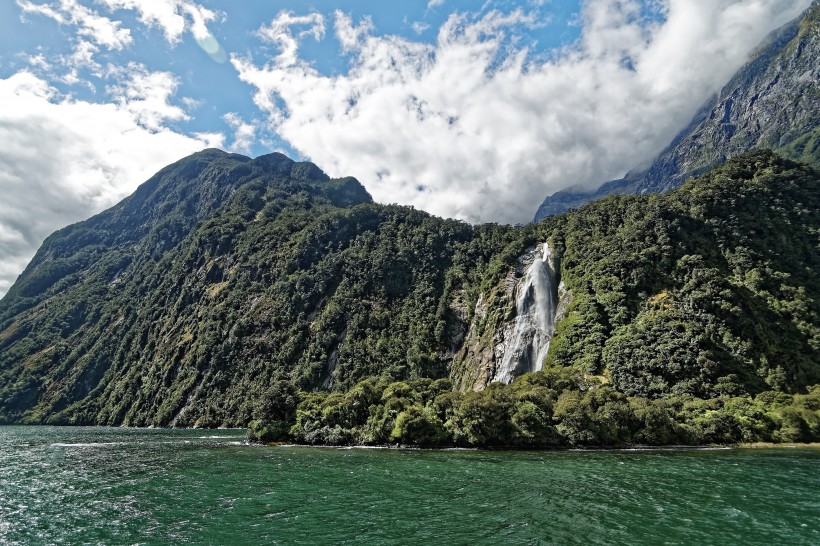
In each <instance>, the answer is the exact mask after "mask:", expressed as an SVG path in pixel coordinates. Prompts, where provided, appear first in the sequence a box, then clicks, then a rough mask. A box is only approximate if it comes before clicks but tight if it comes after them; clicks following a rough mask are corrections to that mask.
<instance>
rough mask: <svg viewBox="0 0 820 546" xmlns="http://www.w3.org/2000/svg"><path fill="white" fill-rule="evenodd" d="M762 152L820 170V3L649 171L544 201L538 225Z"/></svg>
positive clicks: (772, 43)
mask: <svg viewBox="0 0 820 546" xmlns="http://www.w3.org/2000/svg"><path fill="white" fill-rule="evenodd" d="M757 148H771V149H773V150H776V151H777V152H779V153H780V154H782V155H784V156H786V157H788V158H790V159H795V160H798V161H804V162H807V163H810V164H813V165H814V166H815V167H820V3H818V2H815V3H814V4H812V6H811V7H810V8H809V9H808V10H807V11H806V12H805V13H804V14H803V15H802V16H801V17H800V18H798V19H797V20H795V21H793V22H791V23H789V24H787V25H786V26H784V27H783V28H781V29H779V30H777V31H775V32H774V33H773V34H772V35H771V36H770V37H769V40H768V43H767V44H766V45H764V46H763V47H761V48H760V49H759V51H758V52H757V53H756V54H755V55H754V57H753V59H752V60H751V61H750V62H749V63H748V64H746V65H745V66H744V67H743V68H742V69H741V70H740V71H739V72H738V73H737V74H735V76H734V77H733V78H732V79H731V80H730V81H729V83H728V84H726V86H724V87H723V89H721V90H720V92H719V93H718V94H717V95H715V96H714V97H712V99H710V100H709V102H708V103H707V104H706V105H705V106H704V107H703V108H702V109H701V110H700V111H699V112H698V113H697V114H696V115H695V117H694V119H692V121H691V123H690V124H689V126H688V127H686V129H684V130H683V131H681V133H680V134H679V135H678V136H677V137H676V138H675V140H673V141H672V143H671V144H670V145H669V146H668V147H667V148H666V149H665V150H664V151H663V152H662V153H661V154H660V155H659V156H658V157H657V158H656V159H655V161H654V162H653V163H652V164H651V166H650V167H649V168H648V169H645V170H635V171H630V172H629V173H627V175H626V176H625V177H624V178H622V179H620V180H613V181H610V182H607V183H605V184H604V185H602V186H601V187H600V188H599V189H598V190H596V191H594V192H588V193H584V192H573V191H568V190H566V191H560V192H557V193H555V194H553V195H551V196H549V197H547V198H546V199H545V200H544V202H543V203H542V204H541V206H540V207H539V208H538V211H537V212H536V214H535V221H536V222H538V221H540V220H541V219H543V218H545V217H547V216H551V215H554V214H560V213H562V212H565V211H567V210H569V209H571V208H577V207H579V206H581V205H583V204H584V203H587V202H589V201H594V200H597V199H600V198H602V197H605V196H607V195H612V194H643V193H660V192H664V191H667V190H669V189H671V188H675V187H677V186H680V185H681V184H683V183H684V182H685V181H686V180H688V179H689V178H691V177H693V176H697V175H700V174H701V173H703V172H705V171H706V170H708V169H710V168H711V167H714V166H716V165H719V164H722V163H723V162H724V161H726V159H728V158H729V157H734V156H736V155H739V154H742V153H745V152H748V151H750V150H753V149H757Z"/></svg>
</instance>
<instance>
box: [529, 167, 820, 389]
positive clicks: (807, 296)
mask: <svg viewBox="0 0 820 546" xmlns="http://www.w3.org/2000/svg"><path fill="white" fill-rule="evenodd" d="M819 190H820V178H819V177H818V173H817V172H816V171H814V170H812V169H810V168H808V167H805V166H801V165H798V164H795V163H792V162H790V161H788V160H784V159H781V158H779V157H777V156H776V155H774V154H772V153H771V152H766V151H760V152H754V153H751V154H748V155H746V156H742V157H737V158H734V159H732V160H730V161H728V162H727V163H726V164H725V165H724V166H722V167H719V168H717V169H715V170H713V171H711V172H709V173H707V174H705V175H703V176H702V177H700V178H698V179H695V180H692V181H690V182H689V183H687V184H685V185H684V186H683V187H681V188H679V189H678V190H675V191H672V192H670V193H668V194H665V195H660V196H658V195H653V196H643V197H637V196H613V197H609V198H607V199H604V200H602V201H599V202H596V203H591V204H588V205H586V206H584V207H583V208H581V209H580V210H578V211H576V212H574V213H571V214H567V215H564V216H561V217H554V218H549V219H547V220H545V221H544V222H543V223H542V224H541V229H542V231H543V233H545V236H546V235H549V236H550V237H551V238H552V239H554V240H558V241H561V242H562V246H563V248H564V249H565V250H564V253H563V259H562V269H561V278H562V280H563V282H564V283H565V284H566V286H567V288H568V289H569V291H570V292H571V294H572V299H571V302H570V303H569V305H568V308H567V310H566V314H565V318H564V320H563V321H561V322H559V324H558V326H557V332H556V335H555V337H554V339H553V341H552V344H551V347H550V353H549V355H548V358H547V365H548V366H553V367H555V366H570V367H574V368H576V369H579V370H583V371H585V372H587V373H590V374H601V373H606V374H608V375H609V376H610V377H611V378H612V383H613V385H614V387H615V388H616V389H617V390H618V391H620V392H623V393H625V394H627V395H630V396H648V397H653V398H663V397H668V396H671V395H682V394H692V395H696V396H700V397H707V398H708V397H712V396H721V395H741V394H755V393H758V392H762V391H764V390H768V389H772V388H777V389H782V390H785V391H787V392H800V391H801V390H803V389H806V388H807V387H808V386H810V385H813V384H816V383H818V381H820V359H818V358H817V354H818V350H820V277H818V275H817V274H816V272H817V271H818V270H820V257H819V256H818V252H817V234H818V232H820V212H819V211H820V191H819Z"/></svg>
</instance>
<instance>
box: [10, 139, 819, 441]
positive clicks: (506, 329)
mask: <svg viewBox="0 0 820 546" xmlns="http://www.w3.org/2000/svg"><path fill="white" fill-rule="evenodd" d="M818 232H820V175H818V172H817V171H815V170H813V169H811V168H810V167H807V166H804V165H800V164H797V163H794V162H791V161H789V160H785V159H782V158H779V157H778V156H776V155H774V154H772V153H771V152H764V151H760V152H756V153H754V154H751V155H746V156H741V157H738V158H734V159H732V160H730V161H728V162H727V163H726V164H725V165H724V166H722V167H720V168H718V169H716V170H715V171H710V172H709V173H707V174H704V175H703V176H702V177H701V178H699V179H696V180H694V181H691V182H689V183H687V184H685V185H684V187H682V188H680V189H677V190H674V191H671V192H668V193H667V194H665V195H661V196H658V195H647V196H617V197H616V196H611V197H609V198H607V199H604V200H602V201H600V202H596V203H591V204H589V205H587V206H585V207H583V208H582V209H581V210H578V211H576V212H574V213H571V214H567V215H561V216H556V217H551V218H549V219H547V220H545V221H544V222H542V223H540V224H531V225H527V226H521V227H511V226H498V225H492V224H490V225H482V226H470V225H468V224H465V223H463V222H458V221H454V220H444V219H440V218H436V217H434V216H430V215H429V214H426V213H423V212H420V211H416V210H414V209H412V208H410V207H400V206H395V205H390V206H385V205H379V204H375V203H373V202H372V200H371V199H370V196H369V195H368V193H367V192H366V191H365V189H364V188H363V187H362V186H361V184H359V183H358V182H357V181H356V180H355V179H353V178H342V179H329V178H328V177H327V176H326V175H325V174H324V173H322V172H321V171H320V170H319V169H318V168H317V167H316V166H315V165H312V164H310V163H296V162H293V161H291V160H290V159H288V158H286V157H284V156H282V155H280V154H271V155H268V156H262V157H259V158H256V159H250V158H247V157H243V156H240V155H235V154H227V153H224V152H220V151H218V150H206V151H204V152H201V153H198V154H194V155H192V156H190V157H188V158H185V159H183V160H181V161H179V162H177V163H175V164H173V165H171V166H169V167H167V168H165V169H163V170H162V171H160V172H159V173H158V174H157V175H156V176H154V177H153V178H151V179H150V180H149V181H148V182H146V183H145V184H143V185H142V186H141V187H140V188H139V189H138V190H137V191H136V192H135V193H134V194H133V195H132V196H131V197H129V198H127V199H125V200H124V201H123V202H121V203H120V204H118V205H117V206H115V207H113V208H111V209H109V210H107V211H105V212H103V213H101V214H99V215H97V216H95V217H93V218H91V219H89V220H87V221H85V222H80V223H78V224H75V225H72V226H69V227H67V228H65V229H62V230H60V231H58V232H56V233H55V234H53V235H52V236H50V237H49V238H48V239H47V240H46V241H45V242H44V243H43V245H42V247H41V249H40V250H39V252H38V253H37V255H36V256H35V258H34V259H33V260H32V262H31V264H29V266H28V267H27V268H26V270H25V271H24V272H23V274H21V276H20V278H19V279H18V280H17V282H16V283H15V285H14V286H13V287H12V289H11V290H9V292H8V294H7V295H6V296H5V297H4V298H3V299H2V300H0V422H5V423H20V422H22V423H58V424H68V423H75V424H103V425H122V424H126V425H134V426H146V425H155V426H169V425H170V426H248V425H251V428H252V429H254V430H255V431H256V433H258V434H259V436H260V437H264V438H269V439H276V438H280V439H291V440H292V439H296V440H299V441H306V442H313V443H351V442H365V443H382V442H387V441H391V442H394V441H401V442H404V443H421V444H439V443H458V444H465V445H529V446H544V445H559V444H560V445H589V444H593V445H599V444H612V443H625V442H650V443H665V442H691V443H698V442H703V441H724V440H726V439H729V440H731V439H738V438H747V439H758V440H760V439H781V440H788V439H792V440H794V439H797V440H801V439H809V438H814V437H818V436H820V412H818V409H817V408H818V407H820V406H816V405H812V404H815V401H814V400H815V398H817V397H818V396H820V389H814V390H813V391H812V390H810V389H811V388H812V386H813V385H816V384H818V383H820V359H818V351H820V278H818V275H817V271H818V270H820V257H818V247H817V233H818ZM522 376H523V377H522ZM513 380H514V382H512V383H511V384H509V385H506V384H507V383H510V382H511V381H513ZM801 393H802V394H801ZM812 393H814V394H812ZM801 397H802V398H801ZM726 404H728V405H726ZM724 406H725V411H724V409H721V408H724ZM750 408H755V409H754V412H756V413H754V412H753V413H749V412H752V411H753V410H752V409H750ZM738 412H746V413H749V415H752V417H749V419H752V418H753V422H754V423H757V424H756V425H755V427H757V428H753V429H750V431H747V432H743V431H744V430H745V429H743V428H742V426H741V425H742V423H746V425H743V426H747V425H748V423H749V422H752V421H748V419H746V417H744V418H743V419H741V418H740V417H739V416H738V415H740V414H738ZM746 413H744V415H746ZM613 416H617V420H618V422H617V423H615V422H614V421H612V419H615V417H613ZM744 419H746V420H744ZM726 423H729V424H726ZM758 425H759V426H758ZM659 427H660V428H659ZM715 427H718V428H715ZM747 428H748V426H747ZM727 441H728V440H727Z"/></svg>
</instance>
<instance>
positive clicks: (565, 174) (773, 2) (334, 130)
mask: <svg viewBox="0 0 820 546" xmlns="http://www.w3.org/2000/svg"><path fill="white" fill-rule="evenodd" d="M809 3H810V0H720V1H715V0H666V1H665V2H663V3H662V6H661V7H662V8H663V9H664V10H665V13H666V21H665V22H663V23H652V22H651V21H649V22H648V21H646V20H644V19H643V18H642V17H641V15H640V3H639V2H637V1H636V0H588V1H587V2H585V3H583V10H582V14H581V17H580V24H581V25H582V35H581V38H580V39H579V41H578V43H577V44H576V45H575V46H573V47H572V48H568V49H566V50H564V51H562V52H560V54H559V55H557V56H556V58H555V59H553V60H549V61H543V60H532V59H531V58H530V56H529V52H528V51H527V50H526V49H525V48H520V47H515V46H514V44H515V43H516V42H515V40H514V38H515V36H516V34H517V32H518V30H519V29H520V28H521V25H527V26H533V25H537V24H538V23H539V21H540V19H539V18H537V17H536V16H535V15H533V14H526V13H523V12H521V11H516V12H513V13H510V14H504V13H499V12H497V11H491V12H489V13H484V14H482V15H469V14H453V15H451V16H450V17H449V18H448V20H447V21H446V23H445V24H444V25H443V26H442V28H441V29H440V31H439V35H438V40H437V42H436V43H435V44H432V45H430V44H425V43H422V42H415V41H412V40H408V39H405V38H401V37H397V36H378V35H376V34H375V33H374V30H373V28H372V24H371V23H370V22H369V21H368V20H364V21H363V22H362V23H360V24H359V25H354V24H353V21H352V20H351V18H350V17H349V16H347V15H345V14H342V13H337V14H336V15H335V32H336V36H337V38H338V39H339V41H340V43H341V44H342V47H343V49H344V50H345V51H347V52H349V53H351V55H352V57H353V58H352V63H351V68H350V69H349V71H348V72H347V73H346V74H341V75H334V76H326V75H322V74H319V73H318V72H317V71H316V70H315V69H314V68H313V67H312V66H311V65H310V64H309V63H307V62H305V61H304V60H302V59H301V58H300V56H299V43H300V40H301V39H304V38H305V37H307V36H310V37H312V38H314V39H321V37H322V36H323V35H324V32H325V20H324V18H323V17H322V16H321V15H319V14H316V13H314V14H310V15H306V16H296V15H294V14H292V13H289V12H284V13H280V15H279V16H278V17H277V18H276V19H274V21H273V22H272V23H271V24H270V25H267V26H265V27H263V28H262V29H261V30H260V35H261V36H263V37H264V38H265V39H266V40H268V41H270V42H271V43H273V44H275V45H277V46H278V48H279V55H278V56H276V57H275V58H273V59H271V60H270V62H269V63H268V64H266V65H264V66H259V65H257V64H255V63H254V62H252V61H251V60H250V59H248V58H242V57H236V56H234V57H233V58H232V62H233V64H234V66H235V67H236V69H237V70H238V72H239V75H240V78H241V79H242V80H244V81H245V82H247V83H249V84H251V85H253V86H254V87H255V88H256V93H255V96H254V101H255V102H256V104H257V105H258V107H259V108H260V109H262V110H263V111H264V112H265V113H266V114H267V115H268V117H269V121H270V123H272V125H273V127H274V128H275V129H276V131H277V132H278V133H279V134H280V135H281V136H282V137H283V138H284V139H286V140H287V141H288V142H289V143H290V144H291V145H292V146H293V147H294V148H295V149H297V150H298V151H299V152H300V153H302V154H304V155H305V156H307V157H309V158H311V160H313V161H315V162H316V163H317V164H318V165H320V166H321V167H322V168H323V169H325V170H326V171H327V172H328V173H329V174H331V175H353V176H357V177H359V179H360V180H362V182H364V183H365V185H366V186H367V188H368V190H369V191H370V192H371V193H372V194H373V195H374V197H375V198H376V199H377V200H380V201H383V202H399V203H406V204H413V205H415V206H417V207H419V208H422V209H424V210H427V211H430V212H433V213H435V214H440V215H444V216H450V217H458V218H463V219H467V220H471V221H499V220H500V221H511V222H519V221H528V220H529V219H530V218H531V217H532V214H533V213H534V211H535V209H536V207H537V205H538V204H539V203H540V201H541V200H542V199H543V198H544V197H545V196H546V195H547V194H549V193H552V192H554V191H557V190H559V189H562V188H566V187H569V186H576V185H582V186H586V187H592V186H596V185H598V184H600V183H601V182H603V181H605V180H608V179H611V178H615V177H617V176H620V175H621V174H622V173H623V172H625V171H626V170H628V169H629V168H631V167H634V166H635V165H637V164H640V163H642V162H644V161H646V160H648V159H650V158H651V157H652V156H654V155H655V154H656V153H658V152H659V151H660V149H661V148H663V147H664V145H665V144H667V143H668V142H669V141H670V140H671V138H672V137H673V136H674V134H675V133H676V132H677V131H678V130H679V129H680V127H681V126H683V125H684V124H685V123H686V122H687V121H688V120H689V118H690V117H691V116H692V115H693V113H694V112H695V110H696V109H697V107H698V106H699V105H700V104H702V103H703V101H704V100H705V99H706V98H707V97H708V96H709V95H710V94H711V93H713V92H714V91H716V90H717V89H718V88H719V87H720V86H721V85H722V84H723V83H725V81H727V80H728V78H729V77H730V76H731V74H732V73H733V72H734V71H735V70H737V68H739V67H740V65H741V64H742V63H743V62H744V61H745V60H746V58H747V55H748V52H749V51H750V50H751V49H752V48H753V47H755V46H756V45H757V44H758V43H759V42H760V41H761V40H762V39H763V38H764V37H765V35H766V34H767V33H768V32H769V31H771V30H773V29H774V28H776V27H778V26H780V25H782V24H784V23H785V22H786V21H788V20H789V19H791V18H793V17H795V16H797V15H798V14H799V12H800V11H801V10H802V9H804V8H805V7H807V6H808V4H809ZM293 24H298V25H301V26H300V28H304V27H305V26H307V30H301V31H300V32H296V33H295V32H294V31H292V30H291V25H293ZM511 44H513V45H511Z"/></svg>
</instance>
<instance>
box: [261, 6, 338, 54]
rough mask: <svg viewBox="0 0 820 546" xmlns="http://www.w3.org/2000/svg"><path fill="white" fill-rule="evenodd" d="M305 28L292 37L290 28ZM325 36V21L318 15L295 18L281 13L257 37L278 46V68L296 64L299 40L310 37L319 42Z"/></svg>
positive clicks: (312, 14) (288, 12)
mask: <svg viewBox="0 0 820 546" xmlns="http://www.w3.org/2000/svg"><path fill="white" fill-rule="evenodd" d="M297 25H298V26H307V28H306V29H304V30H301V31H300V32H298V33H297V34H296V36H294V35H293V33H292V32H291V27H294V26H297ZM324 35H325V19H324V17H322V16H321V15H320V14H318V13H311V14H310V15H304V16H296V15H294V14H293V12H290V11H282V12H279V15H277V16H276V19H274V20H273V21H271V23H270V25H267V26H263V27H262V28H260V29H259V36H260V37H261V38H263V39H265V40H267V41H269V42H272V43H274V44H276V45H277V46H279V50H280V53H279V56H278V57H277V64H279V65H280V66H292V65H294V64H296V61H297V60H298V59H297V56H296V55H297V52H298V50H299V39H301V38H303V37H305V36H312V37H313V38H314V39H316V40H321V39H322V38H323V37H324Z"/></svg>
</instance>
